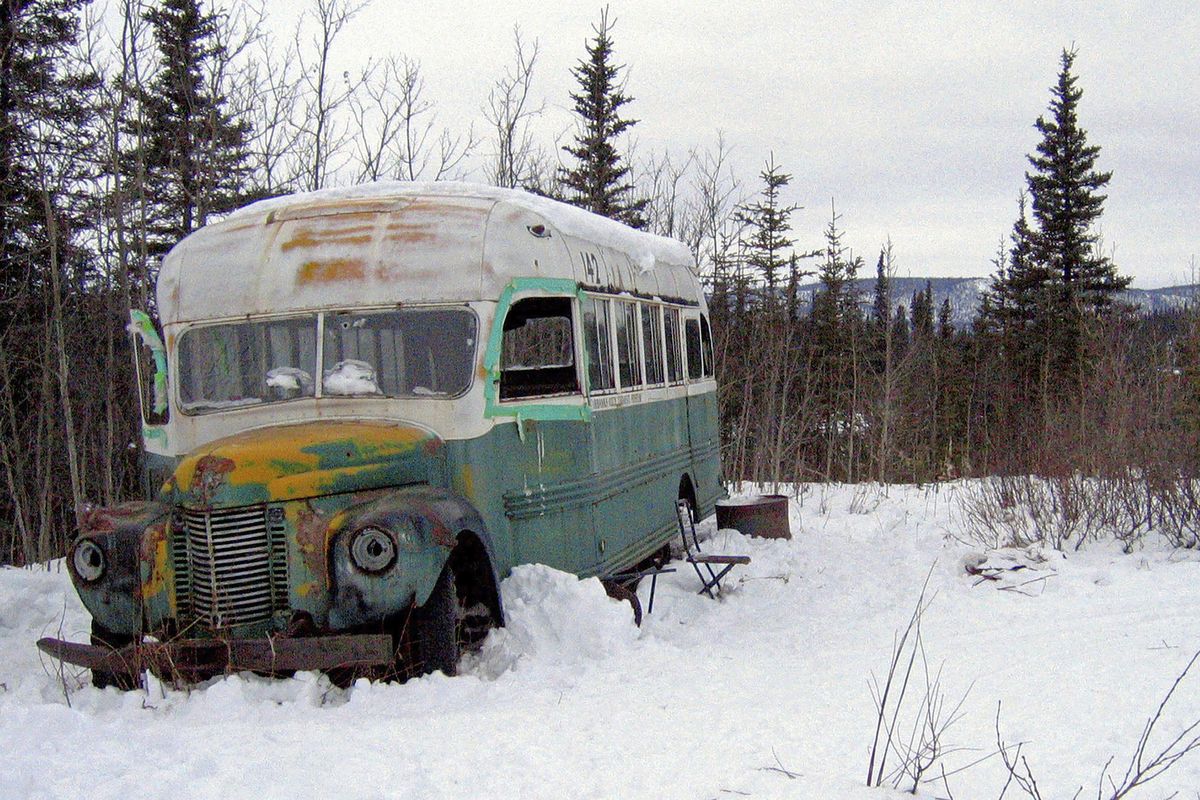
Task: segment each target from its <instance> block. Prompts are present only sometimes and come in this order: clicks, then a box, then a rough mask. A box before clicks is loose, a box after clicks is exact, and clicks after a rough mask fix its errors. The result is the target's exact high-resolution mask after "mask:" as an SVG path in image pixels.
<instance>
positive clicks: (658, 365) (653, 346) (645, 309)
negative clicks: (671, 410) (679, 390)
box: [642, 305, 663, 384]
mask: <svg viewBox="0 0 1200 800" xmlns="http://www.w3.org/2000/svg"><path fill="white" fill-rule="evenodd" d="M642 346H643V347H644V348H645V350H646V383H649V384H655V383H662V382H663V351H662V346H663V345H662V318H661V317H660V316H659V307H658V306H651V305H643V306H642Z"/></svg>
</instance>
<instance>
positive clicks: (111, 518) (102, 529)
mask: <svg viewBox="0 0 1200 800" xmlns="http://www.w3.org/2000/svg"><path fill="white" fill-rule="evenodd" d="M138 510H139V509H138V508H137V507H136V506H134V505H131V504H128V503H126V504H122V505H119V506H109V507H106V508H91V509H88V510H87V511H86V512H84V515H83V526H82V527H83V530H85V531H87V532H89V533H111V532H112V531H115V530H116V529H117V525H118V523H120V521H121V520H124V519H128V518H129V517H132V516H133V515H134V514H135V513H136V512H137V511H138Z"/></svg>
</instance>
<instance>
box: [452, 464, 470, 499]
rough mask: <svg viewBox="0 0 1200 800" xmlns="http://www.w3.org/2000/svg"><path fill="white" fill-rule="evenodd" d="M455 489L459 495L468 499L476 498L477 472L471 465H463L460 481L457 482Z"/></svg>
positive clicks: (459, 472) (460, 471) (459, 476)
mask: <svg viewBox="0 0 1200 800" xmlns="http://www.w3.org/2000/svg"><path fill="white" fill-rule="evenodd" d="M455 484H456V485H455V488H456V489H458V492H459V494H461V495H462V496H463V497H466V498H467V499H473V498H474V497H475V471H474V470H472V469H471V465H470V464H463V465H462V467H461V468H459V470H458V479H457V480H456V481H455Z"/></svg>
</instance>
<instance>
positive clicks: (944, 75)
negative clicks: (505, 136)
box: [272, 0, 1200, 287]
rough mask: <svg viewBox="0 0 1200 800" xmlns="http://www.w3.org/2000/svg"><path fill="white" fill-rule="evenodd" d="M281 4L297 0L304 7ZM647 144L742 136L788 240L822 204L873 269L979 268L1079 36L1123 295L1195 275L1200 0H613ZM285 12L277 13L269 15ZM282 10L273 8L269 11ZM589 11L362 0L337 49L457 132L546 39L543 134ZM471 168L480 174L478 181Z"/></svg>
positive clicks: (810, 240) (701, 143)
mask: <svg viewBox="0 0 1200 800" xmlns="http://www.w3.org/2000/svg"><path fill="white" fill-rule="evenodd" d="M286 5H290V6H291V7H292V8H300V7H302V6H303V5H304V3H303V2H301V0H288V3H287V4H286ZM609 5H610V8H611V11H610V14H611V16H612V17H615V19H616V27H615V30H614V32H613V38H614V42H615V47H616V54H617V57H618V59H619V61H620V62H622V63H625V64H627V65H628V67H629V76H628V92H629V93H630V94H631V95H632V96H633V97H634V98H635V100H634V102H633V103H631V104H630V105H629V106H627V109H628V113H629V114H630V115H632V116H634V117H636V118H637V119H639V120H640V122H639V124H638V125H637V126H636V128H635V131H636V138H637V139H638V147H639V150H640V151H641V152H642V153H643V154H645V153H648V152H650V151H661V150H663V149H668V150H670V151H671V152H673V153H677V154H683V153H685V152H686V151H687V150H688V149H689V148H692V147H711V146H712V145H713V144H714V142H715V141H716V137H717V133H718V131H720V132H723V133H724V135H725V138H726V141H727V142H728V143H730V144H731V145H733V147H734V164H735V167H736V171H737V173H738V175H739V176H740V177H742V178H743V179H744V180H745V181H747V188H748V189H751V190H753V189H754V188H756V183H755V181H756V180H757V178H756V176H757V173H758V171H759V170H760V169H761V167H762V165H763V163H764V162H765V160H766V159H767V157H768V155H769V154H770V153H771V152H774V155H775V159H776V161H777V162H778V163H779V164H780V165H782V167H783V168H784V169H785V171H787V172H790V173H791V174H792V175H793V182H792V185H791V187H790V195H789V197H788V198H787V199H789V200H790V201H791V202H794V203H798V204H800V205H802V206H804V210H803V211H799V212H797V214H796V216H795V217H794V219H793V228H794V233H795V235H796V237H797V240H798V241H797V245H798V246H799V247H801V248H810V249H811V248H813V247H817V246H819V245H820V243H821V232H822V230H823V227H824V225H825V223H826V221H827V220H828V218H829V213H830V202H831V200H832V201H835V202H836V205H837V210H838V212H839V213H840V214H841V215H842V219H841V223H842V226H843V228H844V229H845V232H846V242H847V243H848V244H849V245H850V246H851V247H852V248H853V249H854V251H855V252H856V253H858V254H861V255H862V256H863V257H864V258H865V259H866V260H867V262H868V264H869V265H872V266H873V264H874V260H875V258H876V256H877V254H878V251H879V247H880V245H881V244H882V243H883V242H884V241H885V239H887V237H889V236H890V237H891V240H892V242H893V245H894V250H895V254H896V258H897V262H898V266H899V273H900V274H901V275H932V276H982V275H986V274H988V273H989V272H991V270H992V266H991V263H990V261H991V259H992V258H993V257H994V255H995V252H996V247H997V243H998V241H999V238H1000V237H1001V235H1003V234H1006V233H1007V231H1008V230H1009V229H1010V228H1011V225H1012V222H1013V220H1014V219H1015V216H1016V209H1017V195H1018V192H1019V191H1020V190H1021V189H1022V188H1023V187H1024V172H1025V169H1026V161H1025V155H1026V153H1029V152H1031V151H1032V150H1033V149H1034V147H1035V145H1036V143H1037V140H1038V136H1037V133H1036V131H1035V130H1034V129H1033V122H1034V120H1035V119H1036V118H1037V116H1038V115H1039V114H1042V113H1044V112H1045V110H1046V106H1047V103H1048V101H1049V97H1050V95H1049V87H1050V86H1051V84H1052V83H1053V82H1054V81H1055V78H1056V74H1057V71H1058V68H1059V55H1060V53H1061V51H1062V49H1063V48H1064V47H1071V46H1072V45H1073V46H1074V47H1076V48H1077V49H1078V53H1079V54H1078V57H1077V59H1076V62H1075V65H1076V72H1077V74H1078V76H1079V81H1080V85H1081V87H1082V88H1083V90H1084V97H1083V100H1082V104H1081V113H1080V117H1081V122H1082V125H1083V127H1084V128H1085V129H1086V130H1087V131H1088V136H1089V141H1090V142H1091V143H1093V144H1098V145H1100V147H1101V148H1102V149H1101V154H1100V161H1099V166H1100V168H1101V169H1104V170H1111V171H1112V172H1113V179H1112V182H1111V183H1110V184H1109V187H1108V195H1109V199H1108V202H1107V204H1106V206H1105V213H1104V217H1103V235H1104V240H1105V243H1106V250H1108V251H1111V252H1113V253H1115V259H1116V262H1117V265H1118V267H1119V269H1120V270H1121V271H1122V272H1123V273H1124V274H1127V275H1132V276H1133V279H1134V285H1135V286H1141V287H1153V286H1165V285H1171V284H1177V283H1185V282H1189V281H1190V280H1191V275H1190V273H1191V272H1192V271H1193V270H1194V269H1200V265H1198V264H1197V263H1196V260H1197V259H1198V258H1200V232H1198V231H1200V228H1198V224H1200V223H1198V220H1200V58H1198V56H1197V43H1200V4H1198V3H1196V2H1195V0H1192V2H1172V3H1166V2H1162V3H1152V4H1151V3H1132V2H1131V3H1115V2H1103V3H1100V2H1092V3H1082V2H1057V3H1055V2H1006V3H966V2H964V3H870V2H842V3H836V4H835V3H807V2H785V1H783V0H775V2H748V1H747V0H723V2H690V3H685V2H666V0H636V1H628V2H626V1H623V0H612V2H611V3H610V4H609ZM285 7H286V6H285V3H284V2H282V0H280V2H279V5H278V7H276V6H275V4H274V3H273V4H272V8H273V10H272V13H273V14H278V15H279V16H278V19H279V20H280V26H281V27H283V26H284V25H286V24H287V23H286V22H285V20H286V18H287V16H288V15H287V12H286V11H285ZM275 8H278V11H276V10H274V9H275ZM600 8H601V4H600V3H576V2H565V0H558V1H557V2H549V1H545V0H537V1H536V2H519V1H516V0H510V1H509V2H499V1H498V0H475V1H474V2H448V1H447V2H443V1H441V0H434V2H429V1H428V0H424V1H423V2H410V1H409V0H374V2H373V4H372V5H371V6H369V7H368V8H367V10H365V11H363V12H362V13H361V15H360V16H359V17H358V18H356V19H355V21H354V22H353V23H352V25H351V26H350V27H349V28H348V29H347V30H346V32H345V34H344V39H343V40H342V43H341V44H342V47H343V56H342V57H343V58H346V59H349V60H355V59H362V58H365V57H366V56H368V55H372V54H373V55H375V56H381V55H384V54H387V53H404V54H406V55H408V56H410V57H412V58H415V59H417V60H419V61H420V62H421V67H422V73H423V75H424V77H425V79H426V82H427V92H428V97H429V99H431V100H433V101H434V102H436V103H437V108H438V112H439V124H444V125H448V126H451V127H465V125H466V122H467V121H469V120H476V129H477V132H478V131H482V130H483V127H484V123H483V120H482V116H481V114H480V109H481V107H482V106H483V103H484V100H485V98H486V96H487V91H488V88H489V87H490V85H491V83H492V82H493V81H494V80H495V78H496V76H497V75H499V74H500V73H501V72H502V70H503V68H504V66H505V65H506V64H507V63H509V62H510V60H511V51H512V27H513V25H514V23H516V24H520V26H521V29H522V32H523V34H524V36H525V37H526V38H528V39H534V38H536V39H537V40H538V41H539V43H540V45H541V57H540V60H539V63H538V69H537V74H536V86H535V92H536V93H537V95H538V96H539V97H542V98H544V99H545V100H546V102H547V104H548V109H547V115H546V117H545V119H544V121H543V128H544V130H545V131H547V135H550V134H549V132H550V131H553V130H562V129H565V128H566V127H567V126H569V125H570V113H569V107H568V106H569V99H568V93H569V92H570V91H571V90H572V88H573V83H572V78H571V76H570V73H569V70H570V68H571V67H572V66H573V65H574V64H575V63H576V61H577V60H578V59H579V58H580V57H582V55H583V48H584V42H585V40H586V39H587V38H588V37H589V36H590V35H591V34H592V30H591V26H592V25H593V24H594V23H595V22H596V21H597V20H598V19H599V9H600ZM477 179H479V180H482V177H481V176H477Z"/></svg>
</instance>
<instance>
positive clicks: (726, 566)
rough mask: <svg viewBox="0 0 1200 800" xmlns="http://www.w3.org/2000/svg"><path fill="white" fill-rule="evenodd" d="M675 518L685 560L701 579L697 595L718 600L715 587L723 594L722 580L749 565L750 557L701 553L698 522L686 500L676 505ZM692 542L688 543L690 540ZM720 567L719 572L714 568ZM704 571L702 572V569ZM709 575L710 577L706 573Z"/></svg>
mask: <svg viewBox="0 0 1200 800" xmlns="http://www.w3.org/2000/svg"><path fill="white" fill-rule="evenodd" d="M675 512H676V513H675V516H676V518H677V519H678V520H679V538H681V539H683V553H684V560H686V561H687V562H688V563H689V564H691V565H692V569H694V570H696V576H697V577H698V578H700V583H701V584H702V586H701V589H700V591H699V592H696V594H706V595H708V596H709V597H711V598H713V599H716V595H714V594H713V588H714V587H715V588H716V590H717V593H718V594H720V592H721V578H724V577H725V576H726V575H727V574H728V573H729V570H731V569H733V568H734V567H736V566H738V565H739V564H749V563H750V556H722V555H707V554H705V553H702V552H700V540H699V539H698V538H696V522H695V520H693V519H692V509H691V506H690V505H688V502H687V501H686V500H680V501H678V502H677V503H676V504H675ZM689 538H690V539H691V541H688V539H689ZM714 565H715V566H717V567H719V568H720V569H719V571H718V570H717V569H714V568H713V567H714ZM701 566H703V567H704V569H703V570H701V569H700V567H701ZM705 572H707V573H708V577H705V576H704V573H705Z"/></svg>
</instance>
